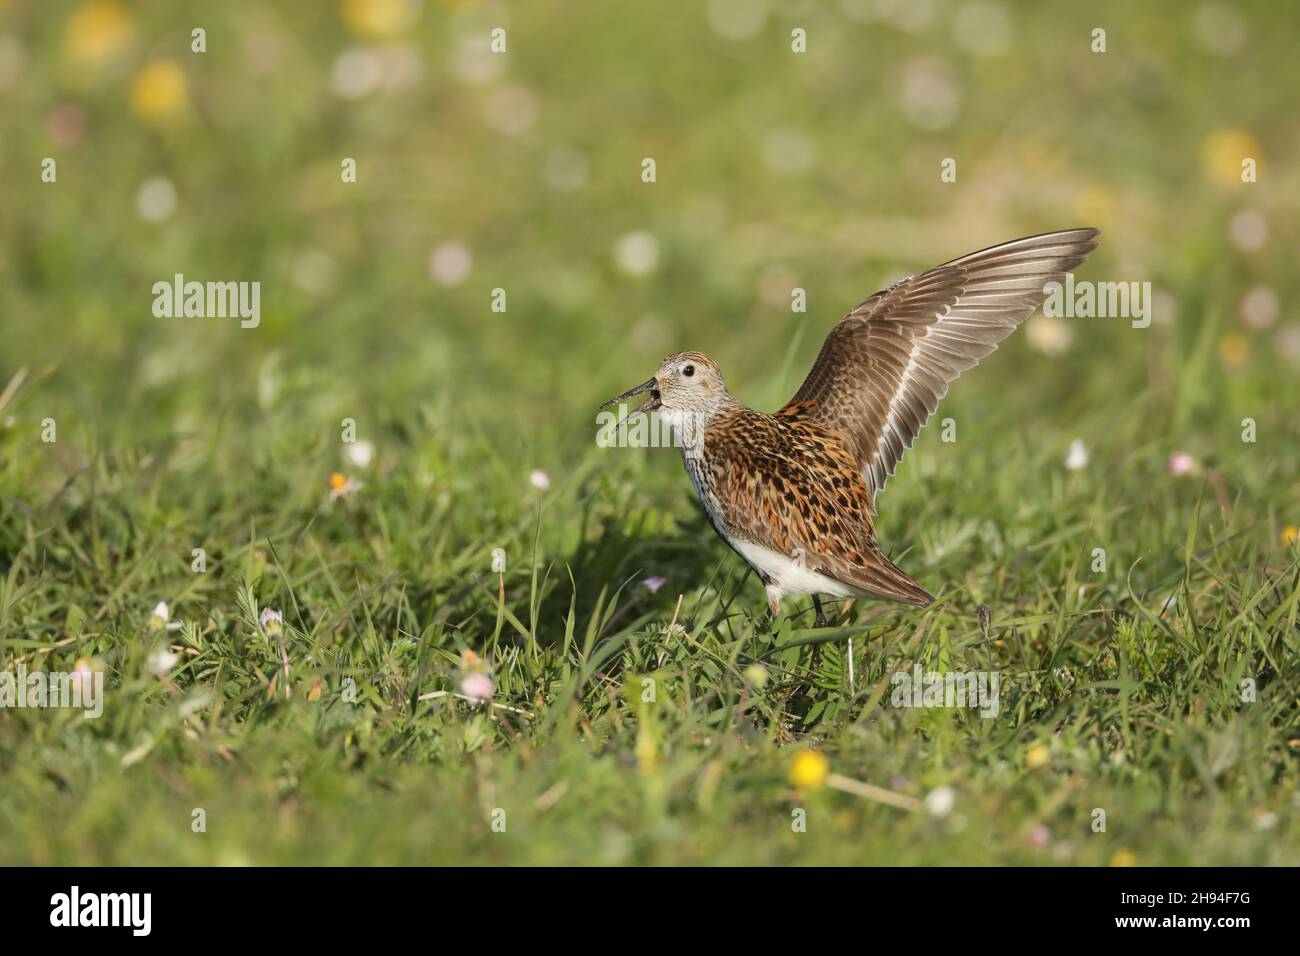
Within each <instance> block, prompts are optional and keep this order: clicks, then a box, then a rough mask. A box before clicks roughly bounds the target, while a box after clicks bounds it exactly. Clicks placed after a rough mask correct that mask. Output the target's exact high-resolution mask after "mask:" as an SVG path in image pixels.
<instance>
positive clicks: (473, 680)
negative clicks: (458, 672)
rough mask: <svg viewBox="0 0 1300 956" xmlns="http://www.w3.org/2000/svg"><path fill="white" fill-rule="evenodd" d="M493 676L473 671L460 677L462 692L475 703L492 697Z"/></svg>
mask: <svg viewBox="0 0 1300 956" xmlns="http://www.w3.org/2000/svg"><path fill="white" fill-rule="evenodd" d="M493 689H494V688H493V686H492V678H491V677H489V676H488V675H487V674H483V673H480V672H478V671H472V672H470V673H468V674H466V675H465V676H464V677H462V678H461V679H460V692H461V693H462V694H464V695H465V696H466V697H468V698H469V699H470V700H472V701H474V702H475V703H482V702H483V701H485V700H491V699H492V691H493Z"/></svg>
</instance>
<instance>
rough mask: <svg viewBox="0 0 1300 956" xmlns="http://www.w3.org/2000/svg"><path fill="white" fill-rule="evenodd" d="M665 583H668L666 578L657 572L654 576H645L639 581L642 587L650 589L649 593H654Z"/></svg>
mask: <svg viewBox="0 0 1300 956" xmlns="http://www.w3.org/2000/svg"><path fill="white" fill-rule="evenodd" d="M667 583H668V579H667V578H662V577H660V576H659V575H657V574H656V575H655V576H654V577H652V578H646V579H645V580H644V581H642V582H641V584H642V585H643V586H644V587H647V588H649V589H650V593H651V594H654V593H655V592H656V591H658V590H659V589H660V588H661V587H663V586H664V585H665V584H667Z"/></svg>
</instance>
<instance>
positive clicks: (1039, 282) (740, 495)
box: [602, 229, 1097, 627]
mask: <svg viewBox="0 0 1300 956" xmlns="http://www.w3.org/2000/svg"><path fill="white" fill-rule="evenodd" d="M1096 236H1097V230H1096V229H1068V230H1064V231H1062V232H1051V233H1045V234H1043V235H1040V236H1029V237H1027V238H1024V239H1016V240H1014V241H1012V242H1006V243H1003V244H1001V245H997V246H992V247H990V248H988V249H984V250H981V251H980V252H973V253H971V254H970V255H968V256H963V257H962V258H960V259H954V260H953V261H952V262H948V263H945V264H944V265H941V266H938V267H936V268H934V269H931V270H929V271H928V272H923V273H920V274H919V275H915V276H909V277H907V278H905V279H902V280H900V281H898V282H896V283H894V284H893V285H891V286H890V287H889V288H887V289H885V290H884V291H882V292H877V293H876V294H875V295H873V296H872V297H871V298H869V299H867V300H866V301H865V302H863V303H862V304H861V305H859V306H858V307H857V308H855V309H854V310H853V311H851V312H850V313H849V314H848V315H846V316H845V317H844V318H843V319H841V320H840V322H839V323H838V324H837V325H836V326H835V327H834V328H833V329H831V331H830V334H829V335H827V337H826V341H825V343H824V344H823V345H822V349H821V353H820V354H819V355H818V356H817V361H816V363H814V365H813V367H812V371H811V372H809V373H808V377H807V379H805V380H804V383H803V385H802V386H801V387H800V388H799V391H798V392H797V393H796V394H795V396H794V398H792V399H790V401H789V402H788V403H787V404H786V405H785V406H784V407H783V408H781V409H780V410H779V411H777V412H775V413H773V414H771V415H766V414H764V413H762V412H757V411H754V410H753V409H752V408H748V407H746V406H745V405H744V404H742V403H741V402H739V401H737V400H736V399H735V398H733V397H732V396H731V394H730V393H729V392H728V391H727V388H726V385H725V384H724V383H723V379H722V372H721V370H719V368H718V366H717V363H716V362H714V361H713V360H712V359H710V358H709V357H708V356H706V355H703V354H701V353H700V352H678V353H677V354H676V355H670V356H668V358H666V359H664V360H663V362H662V363H661V364H660V366H659V370H658V371H657V372H655V375H654V377H653V378H651V379H650V380H648V381H646V382H643V383H641V384H640V385H638V386H637V387H636V388H632V389H628V391H626V392H624V393H623V394H622V395H619V396H617V397H616V398H612V399H610V400H609V401H608V402H606V403H605V405H612V404H614V403H615V402H620V401H622V400H624V399H626V398H630V397H632V396H633V395H638V394H641V393H643V392H649V393H650V398H649V399H648V400H647V401H646V402H645V404H643V405H642V406H641V407H640V408H639V409H637V411H638V412H648V411H653V410H656V409H657V410H658V411H659V413H660V415H661V416H662V417H664V418H666V419H667V420H668V421H669V423H670V425H671V426H672V428H673V432H674V435H675V438H676V441H677V444H679V445H680V446H681V448H682V457H683V460H684V462H685V464H686V471H687V473H688V474H689V475H690V478H691V483H692V484H693V485H694V486H695V491H696V493H697V494H698V495H699V498H700V502H701V503H702V504H703V505H704V509H705V511H706V513H707V514H708V517H709V521H710V523H711V524H712V525H713V528H714V530H715V531H717V532H718V534H720V535H721V536H722V538H723V539H724V540H725V541H726V542H727V544H729V545H730V546H731V547H732V549H733V550H735V551H736V553H737V554H739V555H740V556H741V557H742V558H744V559H745V561H746V562H748V563H749V565H750V566H751V567H752V568H753V569H754V570H755V571H756V572H757V573H758V576H759V578H760V579H761V580H762V582H763V584H764V586H765V587H766V589H767V601H768V606H769V607H770V608H771V611H772V614H773V616H774V617H775V616H776V615H777V614H779V613H780V609H781V598H782V597H783V596H784V595H786V594H811V595H812V598H813V604H814V607H815V608H816V613H817V617H816V626H817V627H825V626H826V618H825V615H824V614H823V613H822V605H821V596H822V595H828V596H831V597H858V596H862V597H870V598H877V599H881V600H889V601H902V602H904V603H906V604H914V605H917V606H919V607H924V606H925V605H927V604H929V603H930V601H931V600H932V598H931V596H930V594H929V593H928V592H927V591H926V590H925V588H923V587H921V586H920V585H919V584H917V583H916V582H915V581H913V580H912V579H911V578H910V577H908V576H907V575H906V574H904V573H903V572H902V571H901V570H899V569H898V568H897V567H895V566H894V563H893V562H892V561H890V560H889V558H888V557H887V556H886V555H885V554H884V552H882V551H881V550H880V548H879V546H878V545H877V544H876V532H875V527H874V524H873V518H874V517H875V515H876V497H877V496H878V495H879V494H880V492H881V490H882V489H883V488H884V487H885V482H886V481H888V480H889V477H890V476H891V475H892V474H893V473H894V469H895V468H897V467H898V462H899V459H901V458H902V457H903V452H905V451H906V450H907V449H908V448H910V447H911V445H912V443H913V442H914V441H915V440H916V436H917V434H918V433H919V432H920V431H921V428H922V427H923V426H924V425H925V423H926V420H927V419H928V418H929V417H930V416H931V415H932V414H933V413H934V410H935V408H936V407H937V406H938V404H939V400H940V399H941V398H943V396H944V395H945V394H947V391H948V386H949V385H950V384H951V383H952V381H953V380H954V379H955V378H956V377H957V376H958V375H960V374H961V373H962V372H964V371H965V370H966V369H968V368H970V367H971V366H972V365H975V364H976V363H978V362H979V360H980V359H982V358H983V357H984V356H986V355H988V354H989V353H990V352H992V351H993V350H994V349H995V348H997V345H998V343H999V342H1001V341H1002V340H1003V339H1004V338H1006V337H1007V336H1008V335H1010V334H1011V332H1012V331H1014V330H1015V328H1016V326H1017V325H1019V324H1020V323H1021V322H1023V321H1024V320H1025V319H1027V318H1028V317H1029V316H1030V314H1032V313H1033V311H1034V310H1035V309H1036V308H1038V306H1039V305H1041V304H1042V303H1043V301H1044V299H1046V298H1047V295H1048V291H1049V290H1047V289H1045V286H1047V285H1048V284H1049V283H1051V282H1063V281H1064V278H1065V275H1066V273H1068V272H1070V271H1071V270H1072V269H1074V268H1075V267H1076V266H1078V265H1079V264H1080V263H1082V262H1083V260H1084V258H1085V257H1086V256H1087V255H1088V253H1089V252H1091V251H1092V250H1093V249H1094V248H1096V246H1097V243H1096ZM602 407H604V406H602Z"/></svg>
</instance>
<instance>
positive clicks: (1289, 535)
mask: <svg viewBox="0 0 1300 956" xmlns="http://www.w3.org/2000/svg"><path fill="white" fill-rule="evenodd" d="M1297 541H1300V528H1297V527H1296V526H1295V525H1293V524H1289V525H1287V526H1286V527H1285V528H1283V529H1282V543H1283V544H1295V543H1296V542H1297Z"/></svg>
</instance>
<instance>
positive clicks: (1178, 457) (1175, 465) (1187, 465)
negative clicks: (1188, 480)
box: [1169, 451, 1196, 475]
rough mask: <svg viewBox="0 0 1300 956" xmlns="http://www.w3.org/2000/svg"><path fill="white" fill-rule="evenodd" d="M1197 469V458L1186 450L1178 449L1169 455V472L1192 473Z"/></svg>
mask: <svg viewBox="0 0 1300 956" xmlns="http://www.w3.org/2000/svg"><path fill="white" fill-rule="evenodd" d="M1195 470H1196V459H1195V458H1193V457H1192V456H1191V455H1189V454H1187V452H1185V451H1176V452H1174V453H1173V454H1172V455H1170V456H1169V474H1171V475H1190V474H1191V473H1192V472H1194V471H1195Z"/></svg>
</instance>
